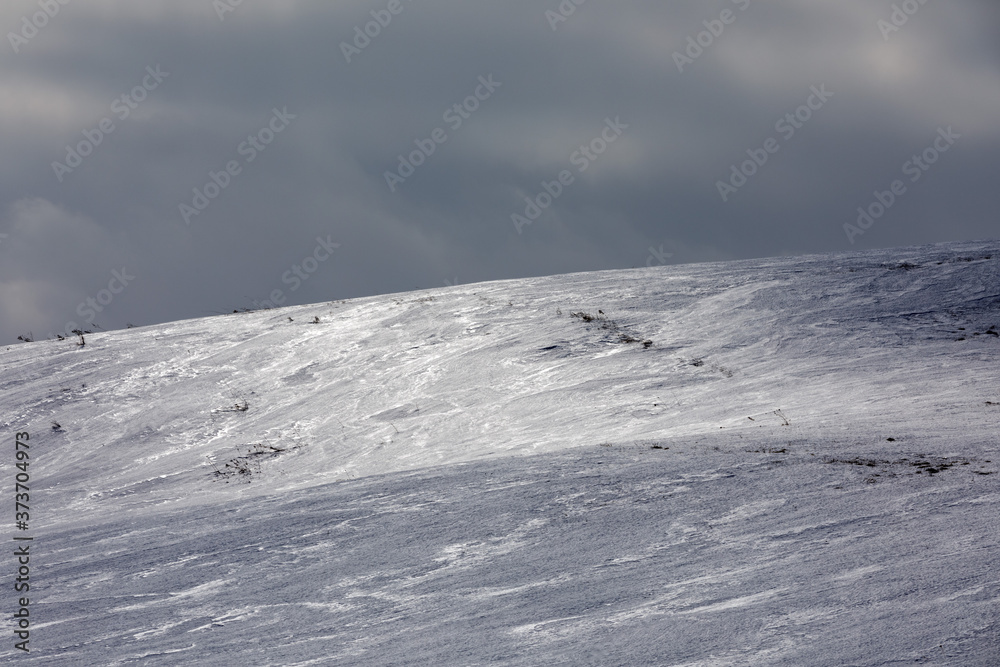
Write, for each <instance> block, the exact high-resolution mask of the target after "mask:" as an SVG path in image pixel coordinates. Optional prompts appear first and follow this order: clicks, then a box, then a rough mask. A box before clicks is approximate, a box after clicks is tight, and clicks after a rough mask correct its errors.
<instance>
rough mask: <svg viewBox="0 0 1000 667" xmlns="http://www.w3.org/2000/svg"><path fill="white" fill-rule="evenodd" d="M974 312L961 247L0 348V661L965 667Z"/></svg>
mask: <svg viewBox="0 0 1000 667" xmlns="http://www.w3.org/2000/svg"><path fill="white" fill-rule="evenodd" d="M599 311H603V314H602V313H601V312H599ZM574 313H586V314H588V315H589V316H593V317H594V319H590V320H589V321H587V319H588V318H586V317H581V316H579V315H574ZM314 318H318V320H319V321H318V322H314ZM998 326H1000V243H998V242H984V243H962V244H945V245H938V246H930V247H921V248H906V249H897V250H891V251H873V252H865V253H853V254H838V255H824V256H810V257H803V258H782V259H768V260H756V261H743V262H732V263H717V264H702V265H687V266H674V267H659V268H652V269H638V270H628V271H607V272H600V273H585V274H574V275H564V276H555V277H548V278H537V279H526V280H516V281H503V282H493V283H484V284H476V285H461V286H456V287H449V288H442V289H434V290H426V291H421V292H414V293H407V294H398V295H389V296H379V297H372V298H364V299H356V300H352V301H344V302H334V303H326V304H315V305H310V306H301V307H292V308H284V309H279V310H270V311H259V312H253V313H240V314H232V315H227V316H220V317H212V318H207V319H199V320H190V321H184V322H175V323H170V324H163V325H157V326H150V327H144V328H137V329H131V330H127V331H116V332H109V333H95V334H91V335H88V336H86V345H85V346H83V347H79V346H77V345H76V344H75V342H74V341H69V340H67V341H42V342H36V343H31V344H24V345H18V346H10V347H6V348H4V349H2V350H0V440H2V441H3V442H5V443H7V444H5V445H4V451H7V452H8V453H10V452H12V451H13V440H14V433H15V432H16V431H25V430H27V431H29V432H30V433H31V445H32V448H31V453H32V457H33V458H32V468H31V474H32V479H33V488H32V494H31V495H32V531H31V534H32V535H33V536H34V538H35V540H34V542H33V543H32V561H31V562H32V575H31V576H32V583H31V619H32V622H33V625H32V631H31V642H30V646H31V653H30V654H28V655H24V654H22V653H21V652H20V651H15V650H14V648H13V643H14V641H15V640H14V639H13V638H12V634H11V632H10V629H11V628H12V627H13V624H12V623H11V622H10V621H9V620H8V626H7V627H8V634H7V637H8V639H7V641H5V642H4V643H3V644H2V645H0V655H2V656H3V658H4V659H12V658H14V657H17V658H18V659H19V660H20V661H23V662H25V663H39V664H66V665H146V664H148V665H173V664H178V665H179V664H185V665H189V664H227V665H325V664H338V665H484V664H510V665H539V664H545V665H678V666H680V665H684V666H685V667H694V666H699V667H709V666H711V667H721V666H730V665H732V666H737V665H897V664H924V665H927V664H930V665H994V666H995V665H998V664H1000V545H998V540H1000V530H998V528H1000V525H998V524H1000V520H998V508H1000V474H998V471H1000V446H998V445H1000V442H998V433H1000V428H998V427H1000V380H998V373H997V363H996V362H997V359H998V356H1000V355H998V353H1000V335H998V334H997V333H996V332H997V331H998V329H997V328H996V327H998ZM990 332H994V333H990ZM623 336H624V337H625V340H623ZM629 339H634V341H632V342H626V341H627V340H629ZM644 341H650V343H649V344H648V345H646V344H645V343H644ZM244 406H245V407H246V409H245V410H243V409H240V408H242V407H244ZM52 421H56V422H58V423H59V424H60V426H61V428H59V429H58V430H53V429H52V427H51V422H52ZM14 472H15V470H14V468H13V456H5V457H2V461H0V475H2V479H3V480H4V488H5V489H7V490H6V491H5V492H4V493H7V494H9V495H8V498H10V500H11V505H12V504H13V503H12V500H13V498H11V496H12V495H13V492H14V491H13V477H14ZM11 511H12V508H11ZM12 519H13V517H11V520H12ZM13 533H14V531H13V530H12V529H9V530H8V545H11V544H13V542H12V541H10V536H11V535H12V534H13ZM10 551H13V549H10ZM13 560H14V559H13V557H11V556H8V558H7V559H5V561H4V562H6V563H8V564H7V565H6V566H2V567H5V568H6V570H7V571H8V573H10V572H13V570H14V568H15V565H14V563H13ZM7 577H8V579H12V578H13V576H12V575H10V574H8V575H7ZM7 590H8V593H7V595H5V596H3V598H2V599H3V605H4V607H5V608H6V609H7V610H8V612H10V613H12V612H13V605H14V602H15V594H14V593H13V591H12V588H10V587H8V588H7ZM7 618H8V619H9V618H10V616H9V614H8V615H7Z"/></svg>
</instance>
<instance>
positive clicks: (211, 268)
mask: <svg viewBox="0 0 1000 667" xmlns="http://www.w3.org/2000/svg"><path fill="white" fill-rule="evenodd" d="M946 7H947V9H946ZM0 33H2V34H3V35H4V43H3V44H0V123H2V125H0V127H2V129H0V344H7V343H11V342H16V341H17V337H18V336H25V337H31V338H34V339H36V340H40V339H43V338H47V337H51V336H54V335H56V334H63V335H65V333H66V332H68V331H72V330H73V329H76V328H80V329H86V330H101V329H118V328H123V327H126V326H129V325H134V326H142V325H147V324H153V323H159V322H166V321H173V320H178V319H187V318H194V317H204V316H208V315H212V314H214V313H227V312H232V311H233V310H234V309H243V308H260V307H269V306H281V305H295V304H305V303H316V302H322V301H331V300H335V299H347V298H351V297H358V296H367V295H372V294H381V293H392V292H400V291H408V290H413V289H425V288H432V287H443V286H445V285H450V284H457V283H461V284H466V283H472V282H477V281H484V280H495V279H505V278H520V277H526V276H537V275H552V274H560V273H567V272H576V271H595V270H603V269H617V268H629V267H642V266H657V265H666V264H681V263H690V262H703V261H717V260H730V259H745V258H753V257H767V256H777V255H799V254H807V253H817V252H836V251H849V250H861V249H869V248H884V247H894V246H903V245H914V244H926V243H935V242H941V241H960V240H973V239H989V238H996V237H997V227H998V226H997V217H996V209H997V185H996V175H997V173H998V172H1000V114H998V113H997V111H998V109H1000V6H998V5H997V3H996V2H994V1H993V0H955V1H953V2H949V3H947V5H946V4H945V3H943V2H934V1H924V2H920V1H919V0H906V1H905V2H904V1H902V0H897V1H896V2H890V1H888V0H864V1H861V0H858V1H844V2H825V3H816V2H809V1H808V0H770V1H768V2H764V1H763V0H714V1H712V2H695V1H693V0H690V1H688V0H680V1H676V2H669V3H663V2H643V1H638V0H631V1H627V0H623V1H619V2H614V3H612V2H607V1H604V2H602V1H601V0H583V1H582V2H581V0H562V1H561V2H560V1H559V0H542V1H540V2H525V1H522V0H507V1H505V2H503V3H490V4H480V3H472V4H470V3H459V2H444V1H440V2H437V1H433V0H417V1H416V2H413V1H412V0H366V1H364V2H361V1H355V0H343V1H341V2H336V3H330V2H319V1H313V2H304V1H303V2H299V1H294V0H284V1H282V2H261V1H259V0H257V1H254V0H242V1H239V0H214V1H213V0H144V1H143V2H141V3H136V2H124V1H115V0H88V1H87V2H84V1H83V0H30V1H29V0H9V1H8V2H5V3H4V4H3V5H2V8H0Z"/></svg>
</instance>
